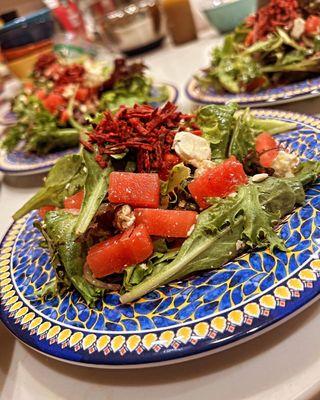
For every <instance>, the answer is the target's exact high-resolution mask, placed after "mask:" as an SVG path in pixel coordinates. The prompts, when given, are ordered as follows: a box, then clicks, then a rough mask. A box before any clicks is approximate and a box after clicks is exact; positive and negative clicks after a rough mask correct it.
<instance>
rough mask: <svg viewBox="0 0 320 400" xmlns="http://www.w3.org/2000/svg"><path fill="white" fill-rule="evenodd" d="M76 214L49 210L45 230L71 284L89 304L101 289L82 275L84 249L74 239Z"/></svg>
mask: <svg viewBox="0 0 320 400" xmlns="http://www.w3.org/2000/svg"><path fill="white" fill-rule="evenodd" d="M76 223H77V216H76V215H73V214H71V213H68V212H66V211H64V210H58V211H50V212H48V213H47V214H46V217H45V226H46V232H47V234H48V236H49V237H50V239H51V241H52V244H53V246H54V247H55V249H56V252H57V253H58V255H59V259H60V262H61V264H62V265H63V267H64V269H65V272H66V274H67V276H68V278H69V279H70V282H71V283H72V285H73V286H74V287H75V288H76V289H77V290H78V291H79V292H80V294H81V295H82V296H83V298H84V299H85V301H86V302H87V303H88V304H89V305H93V304H94V303H95V301H96V300H97V299H98V298H99V297H101V295H102V294H103V290H101V289H98V288H96V287H94V286H93V285H91V284H90V283H89V282H87V281H86V280H85V279H84V277H83V265H84V263H85V260H86V251H85V248H84V245H83V244H82V243H81V242H77V241H76V240H75V235H74V229H75V226H76Z"/></svg>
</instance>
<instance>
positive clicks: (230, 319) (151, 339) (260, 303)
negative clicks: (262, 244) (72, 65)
mask: <svg viewBox="0 0 320 400" xmlns="http://www.w3.org/2000/svg"><path fill="white" fill-rule="evenodd" d="M255 113H256V114H257V115H259V116H263V117H265V118H269V117H270V118H271V117H272V118H279V119H283V120H287V121H295V122H297V124H298V128H297V130H296V131H294V132H290V133H286V134H282V135H279V139H280V140H281V141H283V142H285V143H286V144H287V145H288V146H289V148H291V149H292V150H295V151H297V152H299V154H300V156H301V158H302V159H317V160H320V119H316V118H313V117H308V116H304V115H300V114H294V113H289V112H281V111H271V110H262V111H255ZM36 219H37V213H36V212H32V213H30V214H29V215H28V216H26V217H25V218H23V219H21V220H20V221H18V222H16V223H14V224H13V225H12V226H11V228H10V229H9V230H8V232H7V234H6V235H5V237H4V239H3V241H2V245H1V247H0V300H1V309H0V317H1V319H2V321H3V323H4V324H5V325H6V326H7V327H8V329H9V330H10V331H11V332H12V333H13V334H14V335H15V336H17V337H18V338H19V339H20V340H21V341H23V342H24V343H26V344H27V345H29V346H31V347H33V348H34V349H36V350H38V351H40V352H42V353H45V354H47V355H50V356H52V357H55V358H58V359H60V360H63V361H68V362H74V363H78V364H79V365H84V364H86V365H91V366H96V367H98V366H99V367H129V366H132V367H137V366H141V365H151V366H152V365H155V364H159V363H160V364H161V363H165V362H177V361H182V360H184V359H187V358H190V357H195V356H200V355H204V354H207V353H208V352H213V351H218V350H222V349H224V348H226V347H227V346H231V345H234V344H237V343H239V342H240V341H241V340H247V339H248V338H250V337H252V336H253V335H256V334H258V333H260V332H263V331H264V330H265V329H267V328H271V327H273V326H275V325H276V324H278V323H280V322H282V321H284V320H285V319H286V318H288V317H290V316H292V315H293V314H295V313H296V312H298V311H299V310H301V309H303V308H304V307H305V306H306V305H308V303H311V302H312V301H313V300H315V299H316V298H317V297H318V296H319V294H320V259H319V252H320V181H318V182H317V183H316V184H314V185H313V186H312V187H311V188H309V189H308V191H307V199H306V203H305V205H304V206H303V207H300V208H298V209H297V210H296V211H295V212H294V213H293V214H292V215H290V216H288V217H287V218H286V220H285V222H284V224H283V225H281V227H280V228H279V231H278V232H279V235H281V237H282V238H283V239H284V241H285V243H286V246H287V248H288V251H287V252H281V251H275V252H274V253H271V252H270V251H269V250H266V251H262V250H261V251H256V252H252V253H250V254H245V255H243V256H241V257H239V258H237V259H236V260H234V261H232V262H229V263H228V264H226V265H225V266H224V267H223V268H221V269H220V270H219V271H217V272H212V271H211V272H205V273H201V274H198V275H196V276H194V277H193V278H188V279H184V280H181V281H178V282H175V283H172V284H169V285H167V286H164V287H161V288H159V289H157V290H155V291H153V292H152V293H149V294H148V295H146V296H144V297H143V298H142V299H140V300H139V301H136V302H134V303H132V304H124V305H121V304H120V302H119V295H118V294H117V293H110V294H106V295H105V296H104V298H103V299H102V300H101V301H99V302H98V303H97V304H96V307H95V308H89V307H88V306H87V305H86V304H85V303H84V302H83V301H82V300H81V298H79V295H78V293H77V292H75V291H73V292H70V293H65V294H64V295H61V296H59V297H54V298H51V299H47V300H46V301H43V300H41V299H39V298H38V297H37V295H36V291H37V289H39V288H40V287H42V285H44V284H46V283H47V282H49V280H50V279H51V278H52V276H53V268H52V266H51V265H50V261H49V254H48V252H47V251H46V250H45V249H43V248H42V247H40V245H39V243H40V241H41V236H40V234H39V232H38V231H37V230H36V229H35V228H34V226H33V222H34V221H35V220H36Z"/></svg>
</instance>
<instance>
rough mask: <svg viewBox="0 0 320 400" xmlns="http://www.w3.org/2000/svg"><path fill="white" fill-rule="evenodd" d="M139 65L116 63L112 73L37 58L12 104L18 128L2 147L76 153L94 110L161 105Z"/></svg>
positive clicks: (96, 65)
mask: <svg viewBox="0 0 320 400" xmlns="http://www.w3.org/2000/svg"><path fill="white" fill-rule="evenodd" d="M145 72H146V66H145V65H144V64H142V63H131V64H129V63H127V61H126V60H125V59H116V60H115V62H114V66H113V68H110V67H108V66H107V65H105V64H104V63H103V62H97V61H93V60H92V59H89V58H85V59H83V60H81V61H79V62H77V63H75V62H70V61H68V60H66V59H64V58H61V57H59V56H58V55H57V54H55V53H49V54H44V55H42V56H40V58H39V59H38V61H37V62H36V64H35V66H34V70H33V73H32V77H31V78H32V79H31V81H30V82H28V83H26V84H25V86H24V89H23V91H22V92H21V93H20V94H19V95H18V96H17V97H16V98H15V100H14V101H13V104H12V110H13V112H14V113H15V114H16V117H17V122H16V124H15V125H13V126H12V127H11V128H10V129H8V131H7V133H6V136H5V139H4V141H3V142H2V147H3V148H4V149H5V150H6V151H7V152H11V151H12V150H14V149H15V148H16V147H17V146H18V145H19V146H20V147H21V148H23V149H24V150H25V151H27V152H32V153H36V154H39V155H43V154H47V153H50V152H52V151H55V150H59V149H65V148H71V147H75V146H77V145H78V144H79V134H80V133H81V132H82V130H83V129H85V128H86V126H87V124H88V119H90V117H91V116H94V115H95V113H96V112H98V111H99V110H100V111H101V110H105V109H106V108H108V109H110V110H116V109H117V108H118V107H119V106H120V105H121V104H127V105H133V104H135V103H141V104H142V103H148V102H151V101H166V100H167V99H168V94H167V92H166V88H165V87H163V86H162V87H160V91H159V94H158V96H157V97H156V98H155V97H154V96H153V95H152V80H151V78H150V77H148V76H147V75H146V73H145Z"/></svg>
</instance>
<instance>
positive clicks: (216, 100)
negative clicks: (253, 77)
mask: <svg viewBox="0 0 320 400" xmlns="http://www.w3.org/2000/svg"><path fill="white" fill-rule="evenodd" d="M313 81H317V82H315V85H316V87H315V88H313V89H312V88H308V87H305V89H303V88H301V89H300V92H299V93H291V95H290V96H289V97H287V96H288V94H286V93H287V92H288V91H290V89H291V88H290V85H281V86H279V87H277V88H275V89H279V94H281V93H282V95H280V96H277V98H276V99H272V100H271V101H270V100H269V101H267V100H263V99H261V100H260V99H259V100H256V101H254V100H250V98H252V97H253V96H254V95H257V94H259V93H260V94H261V95H262V94H263V93H265V92H266V90H262V91H260V92H257V93H251V94H250V93H239V94H232V93H227V94H219V93H217V94H216V95H212V97H211V98H210V94H205V96H208V99H203V98H201V97H200V95H199V96H197V94H196V93H194V88H195V86H196V82H197V81H196V79H195V77H194V76H192V77H191V78H189V80H188V81H187V83H186V85H185V87H184V92H185V95H186V96H187V97H188V99H189V100H191V101H193V102H195V103H197V104H202V105H209V104H225V103H226V102H234V103H237V104H238V105H239V106H240V107H256V108H264V107H273V106H277V105H283V104H289V103H294V102H299V101H303V100H307V99H312V98H315V97H319V96H320V76H319V77H317V78H311V79H305V80H303V81H300V82H296V83H295V85H301V86H302V85H305V84H307V83H308V82H310V83H312V82H313ZM291 85H292V84H291ZM298 90H299V88H297V89H295V90H293V92H296V91H298ZM266 96H267V94H266ZM269 96H272V95H271V94H270V95H269ZM241 97H242V99H241Z"/></svg>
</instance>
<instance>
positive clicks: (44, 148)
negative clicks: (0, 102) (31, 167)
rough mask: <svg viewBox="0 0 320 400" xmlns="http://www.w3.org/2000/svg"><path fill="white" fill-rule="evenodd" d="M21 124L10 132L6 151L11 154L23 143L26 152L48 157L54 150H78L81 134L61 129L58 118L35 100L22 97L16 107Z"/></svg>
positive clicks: (16, 101)
mask: <svg viewBox="0 0 320 400" xmlns="http://www.w3.org/2000/svg"><path fill="white" fill-rule="evenodd" d="M13 111H14V113H15V114H16V115H17V120H18V122H17V123H16V124H15V125H14V126H12V127H11V128H9V129H8V131H7V132H6V136H5V138H4V140H3V142H2V144H1V145H2V147H3V148H5V149H6V150H7V151H8V152H10V151H12V150H14V148H15V147H16V146H17V145H18V144H19V142H21V141H24V142H25V146H24V147H25V150H26V151H30V152H34V153H37V154H47V153H49V152H51V151H53V150H58V149H65V148H70V147H75V146H77V145H78V143H79V131H78V130H77V129H73V128H61V127H59V126H58V121H57V118H56V117H55V116H54V115H52V114H51V113H49V111H47V110H46V109H45V108H44V107H43V105H42V103H41V102H40V100H39V99H38V98H37V97H35V96H29V95H26V94H24V93H22V94H21V95H19V96H18V97H17V98H16V100H15V103H14V105H13Z"/></svg>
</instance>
